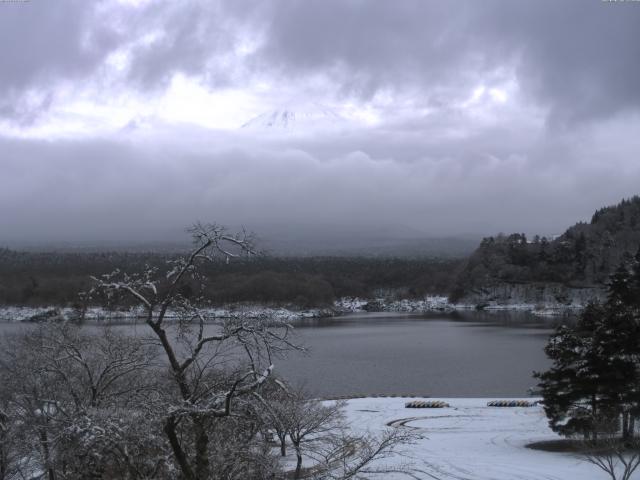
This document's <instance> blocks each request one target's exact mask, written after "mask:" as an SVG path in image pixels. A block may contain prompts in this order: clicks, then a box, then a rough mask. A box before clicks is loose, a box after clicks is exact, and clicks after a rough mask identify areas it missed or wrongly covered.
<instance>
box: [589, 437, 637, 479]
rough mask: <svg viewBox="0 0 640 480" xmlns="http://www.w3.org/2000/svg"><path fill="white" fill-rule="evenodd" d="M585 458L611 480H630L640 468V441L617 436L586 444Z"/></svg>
mask: <svg viewBox="0 0 640 480" xmlns="http://www.w3.org/2000/svg"><path fill="white" fill-rule="evenodd" d="M585 447H586V450H585V453H584V457H585V458H586V460H587V461H588V462H589V463H592V464H593V465H595V466H597V467H598V468H600V469H601V470H602V471H604V472H605V473H606V474H607V475H609V478H611V480H630V479H631V475H633V473H634V472H635V471H636V470H637V469H638V467H639V466H640V440H638V439H637V438H634V439H629V440H624V441H623V440H621V439H620V438H617V437H615V436H608V437H606V438H600V439H599V440H597V441H592V442H585Z"/></svg>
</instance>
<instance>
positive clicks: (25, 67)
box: [0, 0, 119, 94]
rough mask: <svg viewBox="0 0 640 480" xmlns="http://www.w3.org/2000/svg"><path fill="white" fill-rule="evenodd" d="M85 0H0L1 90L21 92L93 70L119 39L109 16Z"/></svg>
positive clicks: (80, 75) (4, 91)
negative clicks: (106, 20) (0, 1)
mask: <svg viewBox="0 0 640 480" xmlns="http://www.w3.org/2000/svg"><path fill="white" fill-rule="evenodd" d="M96 5H97V3H94V2H87V1H83V0H55V1H44V0H34V1H30V2H4V3H2V4H1V5H0V65H1V66H2V71H1V74H0V90H2V92H3V94H6V93H7V92H15V91H18V92H22V91H24V90H28V89H29V88H32V87H43V86H50V85H51V84H52V83H55V81H56V80H58V79H60V78H65V79H68V80H71V79H74V78H78V77H83V76H85V75H88V74H89V73H92V72H93V71H94V70H95V69H96V68H97V67H98V66H99V65H100V63H101V62H102V61H103V60H104V56H105V55H106V54H107V53H108V52H110V51H111V50H112V49H113V48H114V46H116V45H117V44H118V42H119V38H118V37H119V35H118V34H117V32H116V31H115V30H114V29H113V28H112V27H113V26H112V25H110V24H109V22H105V21H104V19H102V18H99V17H98V16H97V15H96V12H95V8H94V7H95V6H96Z"/></svg>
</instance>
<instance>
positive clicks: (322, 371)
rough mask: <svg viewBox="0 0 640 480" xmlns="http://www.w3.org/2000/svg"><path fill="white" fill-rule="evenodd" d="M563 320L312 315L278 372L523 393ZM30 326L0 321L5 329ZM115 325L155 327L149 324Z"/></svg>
mask: <svg viewBox="0 0 640 480" xmlns="http://www.w3.org/2000/svg"><path fill="white" fill-rule="evenodd" d="M560 321H567V319H549V318H542V317H536V316H533V315H531V314H529V313H526V312H507V311H500V312H476V311H468V312H454V313H432V314H405V313H354V314H348V315H344V316H340V317H333V318H322V319H305V320H301V321H297V322H295V323H294V327H295V335H296V337H297V338H296V340H297V342H299V343H302V344H304V345H305V346H306V347H307V353H305V354H302V353H293V354H290V355H289V356H288V357H287V358H284V359H279V360H278V361H277V363H276V373H277V374H278V375H280V376H281V377H284V378H286V379H288V380H291V381H293V382H295V383H303V384H305V385H306V387H307V388H308V389H309V390H310V391H311V392H313V393H314V394H318V395H323V396H334V395H355V394H403V393H409V394H421V395H431V396H480V397H500V396H523V395H526V394H527V390H528V388H530V387H532V386H534V385H535V380H534V379H533V378H532V377H531V374H532V372H533V371H534V370H542V369H545V368H546V367H547V365H548V363H547V360H546V358H545V355H544V352H543V347H544V345H545V343H546V340H547V338H548V335H549V333H551V331H552V329H553V327H554V325H555V324H556V323H558V322H560ZM25 327H26V326H25V325H24V324H19V323H8V324H7V323H5V324H0V332H1V333H9V332H13V331H19V330H21V329H24V328H25ZM88 328H91V329H93V328H100V327H96V326H89V327H88ZM114 328H116V329H118V330H122V331H126V332H127V333H129V334H133V335H139V336H147V335H148V334H149V333H150V332H149V331H148V329H147V327H146V326H145V325H144V324H136V325H131V324H120V325H116V326H115V327H114ZM214 328H215V327H214V326H209V328H208V330H209V329H214Z"/></svg>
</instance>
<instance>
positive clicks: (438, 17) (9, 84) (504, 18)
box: [0, 0, 640, 123]
mask: <svg viewBox="0 0 640 480" xmlns="http://www.w3.org/2000/svg"><path fill="white" fill-rule="evenodd" d="M1 7H2V8H1V9H0V40H1V43H0V59H1V60H2V66H3V70H2V75H0V87H2V89H3V94H2V96H3V97H4V102H3V104H4V109H3V110H4V112H5V115H6V114H10V113H11V112H10V108H9V106H8V105H12V104H15V103H19V102H18V100H19V97H16V95H18V94H19V93H21V92H24V91H25V90H28V89H29V88H40V89H44V90H47V89H49V88H51V86H52V85H53V84H55V83H56V81H59V80H76V81H82V80H83V79H89V78H90V76H91V74H92V73H96V71H98V69H99V68H100V67H101V65H102V63H103V61H104V59H105V58H106V56H107V55H108V54H109V53H112V52H114V51H116V49H117V48H120V47H126V48H128V49H129V50H128V53H129V54H130V62H129V68H128V72H127V73H128V74H127V76H126V78H127V79H129V80H134V83H131V84H128V85H121V87H122V88H138V89H141V90H142V91H145V90H147V89H149V88H155V87H158V86H163V85H166V82H167V80H168V79H169V78H171V75H173V74H174V73H176V72H183V73H186V74H190V75H195V76H198V77H200V78H202V79H203V80H204V81H205V82H206V83H207V84H208V85H210V86H212V87H217V86H222V85H233V84H244V83H245V82H246V81H247V79H248V78H250V77H251V76H253V77H261V78H267V79H271V80H272V81H275V82H284V83H287V82H303V81H304V79H305V78H306V77H309V76H313V75H326V76H327V77H328V78H329V80H330V81H331V82H332V83H334V84H335V85H334V87H335V88H337V89H338V91H341V92H342V93H343V94H346V95H358V96H360V97H362V98H370V97H371V96H372V95H374V94H375V93H376V92H377V91H379V89H381V88H386V89H391V90H395V91H400V92H402V91H405V90H407V89H411V90H412V91H414V92H415V95H416V96H417V97H419V98H418V100H419V101H422V102H425V103H428V104H432V105H436V106H437V105H441V104H446V103H447V102H450V101H451V100H452V98H455V97H459V96H460V95H462V94H464V93H468V89H469V88H473V86H475V85H477V84H479V83H483V82H484V83H496V82H500V81H503V80H505V78H508V77H509V75H510V74H511V73H512V72H515V74H516V76H517V81H518V83H519V84H520V86H521V87H522V88H523V89H524V92H525V93H526V94H529V95H531V96H532V97H533V98H534V99H535V101H538V102H541V103H542V104H544V105H546V106H547V107H548V108H549V109H550V113H551V116H552V119H555V120H559V121H561V122H563V123H564V122H571V121H573V120H580V119H589V118H592V117H593V118H599V117H604V116H608V115H611V114H615V113H617V112H623V111H630V110H633V109H637V108H638V107H639V106H640V93H639V89H638V88H637V85H638V84H640V62H639V61H638V59H640V28H638V25H639V24H640V7H639V6H638V4H637V2H603V1H598V0H586V1H585V0H565V1H562V2H558V1H552V0H542V1H536V2H512V1H506V0H501V1H500V0H488V1H483V2H477V1H469V0H459V1H456V2H442V1H433V0H432V1H418V0H405V1H402V2H386V1H380V0H378V1H375V0H374V1H362V0H346V1H343V0H310V1H305V2H297V1H289V0H280V1H274V2H269V3H266V2H254V1H249V0H243V1H226V2H208V1H200V0H196V1H193V2H180V3H176V2H169V1H164V0H160V1H157V2H147V3H144V4H143V6H141V7H139V8H134V7H133V6H130V5H126V4H117V3H113V2H106V1H103V2H84V1H80V0H59V1H44V0H33V1H31V2H26V3H19V4H10V3H8V4H3V5H1ZM145 35H147V36H149V37H148V38H145ZM247 38H251V39H252V40H255V41H256V42H258V43H259V47H258V49H257V51H255V52H254V53H253V54H251V55H247V56H238V55H236V54H235V49H236V48H237V47H238V46H239V45H241V44H242V42H243V41H244V40H246V39H247ZM23 110H24V108H23ZM15 113H16V114H17V115H19V114H20V113H19V112H15Z"/></svg>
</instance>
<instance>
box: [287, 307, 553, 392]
mask: <svg viewBox="0 0 640 480" xmlns="http://www.w3.org/2000/svg"><path fill="white" fill-rule="evenodd" d="M554 322H555V320H553V319H548V318H540V317H536V316H534V315H531V314H529V313H525V312H456V313H452V314H440V313H438V314H428V315H424V314H401V313H362V314H350V315H345V316H342V317H335V318H329V319H314V320H309V321H304V322H298V323H296V324H295V325H296V327H297V328H296V332H297V335H298V336H299V338H300V339H301V340H302V341H303V343H304V344H305V345H306V346H307V347H308V348H309V353H308V354H307V355H300V354H296V355H292V356H290V357H289V358H287V359H286V360H284V361H280V362H279V363H278V364H276V370H277V372H279V374H280V375H282V376H284V377H285V378H288V379H290V380H294V381H297V382H304V383H306V385H307V387H308V388H309V390H311V391H312V392H314V393H316V394H319V395H326V396H333V395H336V396H338V395H355V394H402V393H409V394H420V395H430V396H447V397H454V396H460V397H479V396H480V397H497V396H523V395H527V389H528V388H529V387H532V386H534V385H535V384H536V380H535V379H533V378H532V376H531V374H532V372H533V371H534V370H541V369H545V368H547V366H548V365H549V363H548V361H547V359H546V357H545V354H544V352H543V348H544V346H545V344H546V341H547V339H548V336H549V334H550V333H551V331H552V327H553V323H554Z"/></svg>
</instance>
